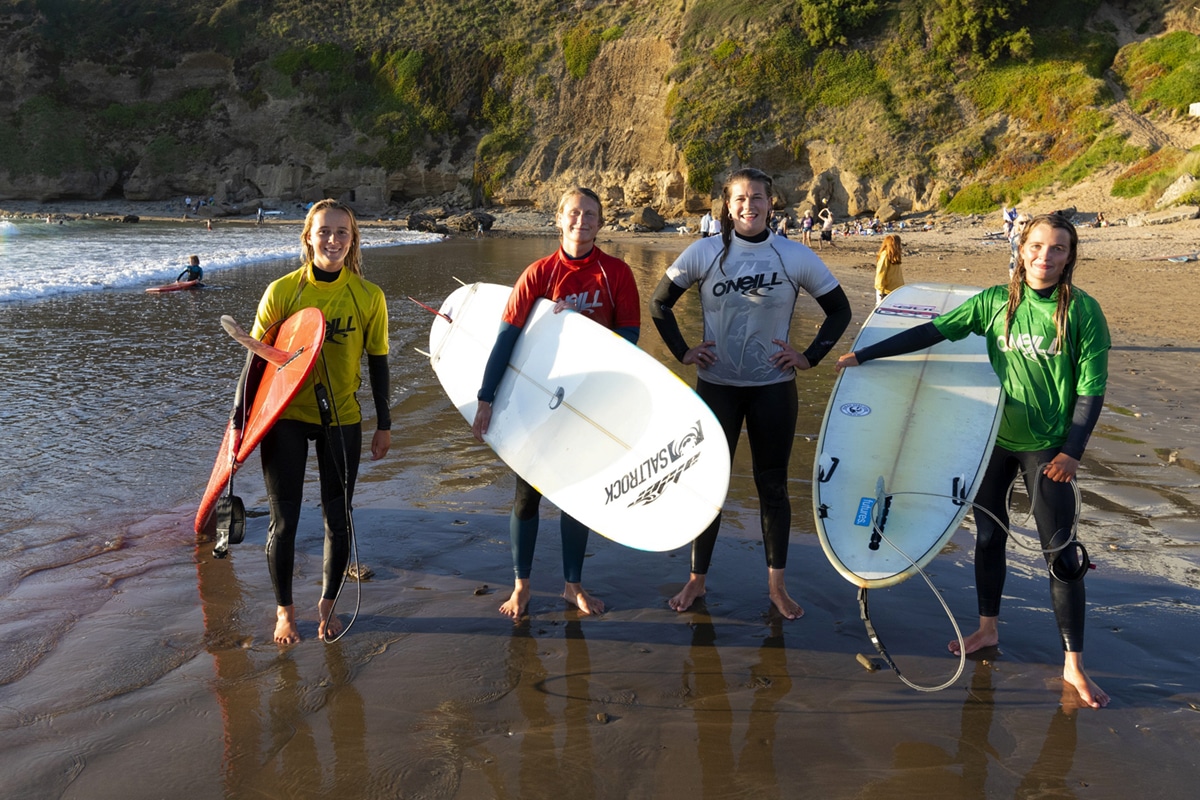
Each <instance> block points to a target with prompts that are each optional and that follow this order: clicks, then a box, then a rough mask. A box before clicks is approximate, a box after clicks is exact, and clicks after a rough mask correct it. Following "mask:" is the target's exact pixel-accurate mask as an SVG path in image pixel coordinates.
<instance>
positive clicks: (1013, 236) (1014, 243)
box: [1008, 214, 1029, 280]
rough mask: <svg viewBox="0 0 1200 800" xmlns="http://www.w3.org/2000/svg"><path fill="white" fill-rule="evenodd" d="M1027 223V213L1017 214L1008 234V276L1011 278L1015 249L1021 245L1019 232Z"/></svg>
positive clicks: (1022, 231)
mask: <svg viewBox="0 0 1200 800" xmlns="http://www.w3.org/2000/svg"><path fill="white" fill-rule="evenodd" d="M1028 224H1029V215H1028V214H1018V215H1017V216H1016V219H1014V220H1013V224H1012V230H1011V231H1010V232H1009V235H1008V277H1009V280H1011V279H1012V274H1013V270H1015V269H1016V268H1017V249H1018V248H1019V247H1020V245H1021V234H1023V233H1024V232H1025V226H1026V225H1028Z"/></svg>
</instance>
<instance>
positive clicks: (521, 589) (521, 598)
mask: <svg viewBox="0 0 1200 800" xmlns="http://www.w3.org/2000/svg"><path fill="white" fill-rule="evenodd" d="M529 594H530V592H529V581H528V580H522V579H521V578H517V582H516V586H515V587H514V588H513V593H512V596H511V597H509V598H508V600H506V601H504V604H503V605H502V606H500V613H501V614H503V615H504V616H506V617H510V618H511V619H512V621H513V622H516V621H517V620H519V619H520V618H521V617H522V616H524V615H525V609H526V608H528V607H529Z"/></svg>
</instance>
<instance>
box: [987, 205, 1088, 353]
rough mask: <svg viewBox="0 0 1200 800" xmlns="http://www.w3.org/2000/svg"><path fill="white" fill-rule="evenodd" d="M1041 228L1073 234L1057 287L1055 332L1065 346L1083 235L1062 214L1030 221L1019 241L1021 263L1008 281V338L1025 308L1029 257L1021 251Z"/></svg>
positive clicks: (1006, 335)
mask: <svg viewBox="0 0 1200 800" xmlns="http://www.w3.org/2000/svg"><path fill="white" fill-rule="evenodd" d="M1038 225H1048V226H1050V227H1051V228H1054V229H1057V230H1060V231H1066V232H1067V233H1068V234H1069V235H1070V242H1071V250H1070V254H1069V255H1068V257H1067V263H1066V264H1065V265H1064V266H1063V269H1062V272H1060V273H1059V275H1058V284H1057V285H1056V286H1055V288H1056V289H1057V290H1058V304H1057V306H1055V309H1054V330H1055V334H1056V335H1057V337H1058V341H1059V345H1060V346H1062V345H1065V344H1066V341H1067V314H1068V313H1070V310H1071V289H1072V287H1073V285H1074V284H1073V283H1072V280H1073V278H1074V277H1075V257H1076V253H1077V250H1078V249H1079V233H1078V232H1077V231H1076V230H1075V226H1074V225H1072V224H1071V221H1070V220H1068V219H1067V218H1066V217H1064V216H1062V215H1061V214H1039V215H1038V216H1036V217H1034V218H1033V219H1031V220H1029V222H1028V224H1026V225H1025V229H1024V230H1022V231H1021V236H1020V238H1019V239H1018V240H1017V263H1016V265H1015V266H1014V267H1013V273H1012V277H1011V278H1009V281H1008V309H1007V311H1006V312H1005V315H1004V336H1005V338H1007V337H1008V332H1009V329H1010V328H1011V327H1012V321H1013V318H1014V317H1015V316H1016V314H1017V306H1019V305H1021V298H1022V297H1023V296H1024V292H1025V269H1026V267H1025V258H1024V255H1023V254H1022V252H1021V250H1022V249H1023V248H1024V247H1025V240H1026V239H1028V238H1029V234H1030V233H1031V232H1032V231H1033V229H1034V228H1036V227H1037V226H1038Z"/></svg>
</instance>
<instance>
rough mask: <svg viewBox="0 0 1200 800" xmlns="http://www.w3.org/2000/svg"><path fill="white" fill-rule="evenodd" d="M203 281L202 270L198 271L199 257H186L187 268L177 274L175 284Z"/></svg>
mask: <svg viewBox="0 0 1200 800" xmlns="http://www.w3.org/2000/svg"><path fill="white" fill-rule="evenodd" d="M203 279H204V270H202V269H200V256H188V265H187V268H186V269H185V270H184V271H183V272H181V273H179V277H178V278H176V279H175V282H176V283H182V282H183V281H199V280H203Z"/></svg>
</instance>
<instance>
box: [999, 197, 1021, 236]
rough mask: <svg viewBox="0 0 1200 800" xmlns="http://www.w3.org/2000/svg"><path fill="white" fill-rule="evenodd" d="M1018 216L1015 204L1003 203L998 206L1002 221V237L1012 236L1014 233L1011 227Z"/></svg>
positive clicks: (1014, 224) (1015, 222)
mask: <svg viewBox="0 0 1200 800" xmlns="http://www.w3.org/2000/svg"><path fill="white" fill-rule="evenodd" d="M1018 216H1020V215H1019V214H1018V213H1017V207H1016V206H1010V205H1009V204H1008V203H1005V204H1004V205H1002V206H1001V207H1000V218H1001V220H1002V221H1003V222H1004V238H1005V239H1012V238H1013V235H1014V234H1013V228H1014V227H1015V226H1016V224H1017V217H1018Z"/></svg>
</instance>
